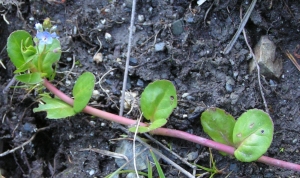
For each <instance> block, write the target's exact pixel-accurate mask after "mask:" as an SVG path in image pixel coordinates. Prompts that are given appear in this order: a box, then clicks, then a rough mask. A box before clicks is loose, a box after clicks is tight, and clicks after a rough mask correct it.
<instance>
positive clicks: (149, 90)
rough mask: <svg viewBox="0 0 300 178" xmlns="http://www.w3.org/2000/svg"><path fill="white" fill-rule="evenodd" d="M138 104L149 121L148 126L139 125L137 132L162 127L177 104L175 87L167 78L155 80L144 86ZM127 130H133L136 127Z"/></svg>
mask: <svg viewBox="0 0 300 178" xmlns="http://www.w3.org/2000/svg"><path fill="white" fill-rule="evenodd" d="M140 104H141V110H142V112H143V115H144V117H145V118H146V119H147V120H149V121H150V125H149V126H148V127H146V126H139V128H138V132H140V133H144V132H149V131H151V130H154V129H157V128H159V127H162V126H163V125H165V124H166V123H167V118H168V117H169V116H170V114H171V113H172V112H173V109H174V108H175V107H176V106H177V95H176V89H175V87H174V85H173V84H172V82H170V81H168V80H157V81H155V82H153V83H150V84H149V85H148V86H147V87H146V88H145V90H144V91H143V93H142V95H141V100H140ZM129 130H130V131H132V132H134V131H135V130H136V127H132V128H130V129H129Z"/></svg>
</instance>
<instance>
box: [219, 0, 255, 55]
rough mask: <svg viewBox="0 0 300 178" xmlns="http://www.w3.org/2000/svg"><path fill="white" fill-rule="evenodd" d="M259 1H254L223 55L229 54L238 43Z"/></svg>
mask: <svg viewBox="0 0 300 178" xmlns="http://www.w3.org/2000/svg"><path fill="white" fill-rule="evenodd" d="M256 1H257V0H252V2H251V4H250V7H249V8H248V10H247V12H246V14H245V16H244V18H243V20H242V22H241V23H240V25H239V28H238V30H237V31H236V33H235V34H234V36H233V38H232V39H231V41H230V42H229V44H228V45H227V46H226V48H225V49H224V51H223V53H224V54H228V53H229V52H230V50H231V48H232V47H233V45H234V43H235V42H236V40H237V38H238V37H239V35H240V33H241V32H242V30H243V29H244V27H245V25H246V23H247V22H248V19H249V17H250V15H251V12H252V10H253V8H254V6H255V4H256Z"/></svg>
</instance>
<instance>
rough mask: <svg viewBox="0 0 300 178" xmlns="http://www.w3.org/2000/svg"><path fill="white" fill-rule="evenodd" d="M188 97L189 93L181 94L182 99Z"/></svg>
mask: <svg viewBox="0 0 300 178" xmlns="http://www.w3.org/2000/svg"><path fill="white" fill-rule="evenodd" d="M189 95H190V94H189V93H183V94H182V96H181V97H182V98H185V97H187V96H189Z"/></svg>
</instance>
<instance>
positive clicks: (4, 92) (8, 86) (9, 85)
mask: <svg viewBox="0 0 300 178" xmlns="http://www.w3.org/2000/svg"><path fill="white" fill-rule="evenodd" d="M15 81H16V75H14V77H13V78H12V79H11V80H10V81H9V83H8V84H7V85H6V87H5V88H4V89H3V91H2V92H3V94H4V95H6V94H7V92H8V91H9V88H10V87H11V86H12V85H13V84H14V83H15Z"/></svg>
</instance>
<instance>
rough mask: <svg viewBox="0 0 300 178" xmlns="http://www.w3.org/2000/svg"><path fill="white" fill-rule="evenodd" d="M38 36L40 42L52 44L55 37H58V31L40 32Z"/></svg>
mask: <svg viewBox="0 0 300 178" xmlns="http://www.w3.org/2000/svg"><path fill="white" fill-rule="evenodd" d="M36 37H37V38H38V39H39V43H40V44H52V42H53V38H58V36H57V35H56V33H49V32H47V31H44V32H38V33H37V34H36Z"/></svg>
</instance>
